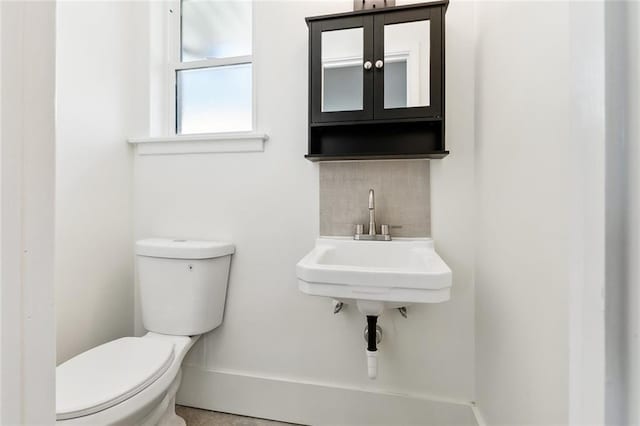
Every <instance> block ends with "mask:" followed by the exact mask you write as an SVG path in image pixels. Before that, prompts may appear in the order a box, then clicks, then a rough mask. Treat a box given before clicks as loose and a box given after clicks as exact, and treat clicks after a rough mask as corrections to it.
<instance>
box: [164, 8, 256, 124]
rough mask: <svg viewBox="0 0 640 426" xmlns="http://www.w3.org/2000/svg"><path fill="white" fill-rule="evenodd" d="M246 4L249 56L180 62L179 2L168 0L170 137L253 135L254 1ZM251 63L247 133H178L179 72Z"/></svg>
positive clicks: (167, 122)
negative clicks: (249, 122) (248, 14)
mask: <svg viewBox="0 0 640 426" xmlns="http://www.w3.org/2000/svg"><path fill="white" fill-rule="evenodd" d="M237 1H246V2H248V3H250V4H251V54H250V55H244V56H233V57H228V58H212V59H203V60H199V61H190V62H182V58H181V56H182V55H181V52H182V40H181V39H182V1H181V0H171V1H170V2H169V5H168V7H167V13H166V16H167V17H168V22H167V24H168V25H167V53H166V56H167V62H168V65H167V78H166V81H167V97H166V99H167V106H168V108H167V119H166V124H167V128H166V132H167V134H168V135H171V136H185V137H188V136H194V135H225V134H250V133H254V132H255V129H256V124H257V117H256V66H255V62H254V60H253V49H254V46H255V41H256V36H255V1H253V0H237ZM246 64H251V128H250V129H249V130H232V131H228V132H207V133H197V134H196V133H187V134H185V133H178V115H177V114H178V85H177V83H178V82H177V75H178V72H179V71H183V70H193V69H203V68H214V67H221V66H226V65H246Z"/></svg>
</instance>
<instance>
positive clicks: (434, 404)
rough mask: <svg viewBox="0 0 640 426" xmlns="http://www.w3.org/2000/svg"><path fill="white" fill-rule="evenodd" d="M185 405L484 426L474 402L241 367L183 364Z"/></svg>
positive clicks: (282, 416)
mask: <svg viewBox="0 0 640 426" xmlns="http://www.w3.org/2000/svg"><path fill="white" fill-rule="evenodd" d="M177 401H178V403H179V404H182V405H187V406H190V407H197V408H204V409H208V410H214V411H222V412H226V413H233V414H240V415H245V416H252V417H259V418H264V419H272V420H279V421H284V422H291V423H300V424H313V425H328V424H331V425H337V424H340V425H363V424H367V425H371V424H378V425H398V424H403V425H410V424H411V425H455V426H467V425H469V426H472V425H473V426H478V423H477V422H476V418H475V415H474V412H473V408H474V407H473V406H472V404H471V403H467V402H464V401H455V400H452V399H447V398H437V397H433V396H429V395H418V394H400V393H394V392H387V391H377V390H376V391H372V390H368V389H359V388H356V387H353V388H351V387H348V386H341V385H333V384H327V383H318V382H309V381H293V380H290V379H283V378H277V377H264V376H257V375H252V374H247V373H244V372H236V371H207V370H203V369H201V368H198V367H194V366H184V367H183V382H182V386H181V387H180V391H179V392H178V398H177Z"/></svg>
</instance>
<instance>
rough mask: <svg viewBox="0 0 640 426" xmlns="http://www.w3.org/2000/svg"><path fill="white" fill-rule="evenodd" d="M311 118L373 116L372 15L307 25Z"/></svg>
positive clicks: (342, 118)
mask: <svg viewBox="0 0 640 426" xmlns="http://www.w3.org/2000/svg"><path fill="white" fill-rule="evenodd" d="M310 54H311V57H310V61H311V63H310V66H311V84H310V89H311V90H310V91H311V93H310V96H311V111H310V112H311V121H312V122H315V123H322V122H333V121H354V120H370V119H372V118H373V63H372V58H373V18H372V17H371V16H363V17H349V18H340V19H330V20H327V21H318V22H314V23H312V25H311V53H310Z"/></svg>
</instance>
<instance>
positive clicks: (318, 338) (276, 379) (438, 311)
mask: <svg viewBox="0 0 640 426" xmlns="http://www.w3.org/2000/svg"><path fill="white" fill-rule="evenodd" d="M351 8H352V3H351V2H349V1H346V0H345V1H343V2H340V3H331V2H256V4H255V10H254V16H255V44H254V64H255V65H254V66H255V72H256V87H257V122H258V126H257V130H258V131H264V132H267V133H268V134H269V136H270V140H269V141H268V142H267V143H266V148H265V152H264V153H245V154H208V155H170V156H136V157H135V194H134V199H135V236H136V238H144V237H149V236H169V237H172V236H173V237H182V238H204V239H222V240H230V241H233V242H234V243H235V244H236V246H237V252H236V254H235V255H234V257H233V260H232V267H231V277H230V283H229V293H228V299H227V306H226V312H225V319H224V323H223V325H222V326H221V327H219V328H218V329H216V330H214V331H213V332H212V333H210V334H208V335H207V336H206V337H205V338H204V339H203V340H202V341H201V342H200V343H199V344H198V345H197V347H196V348H194V351H193V353H192V355H191V356H190V357H189V360H188V361H187V363H188V364H189V365H190V366H191V367H189V368H188V369H187V374H186V378H185V382H184V384H183V386H182V391H181V399H182V402H185V403H188V404H194V405H201V406H205V407H208V408H216V409H220V410H223V411H224V410H227V411H233V410H234V409H235V408H234V407H231V406H229V405H227V406H225V405H222V406H220V405H216V404H219V403H220V399H216V395H217V394H216V392H218V393H219V394H227V395H228V394H229V392H236V393H238V394H239V395H241V396H242V395H245V394H246V395H248V394H249V393H250V390H251V389H255V388H252V386H254V385H255V386H257V384H256V383H257V382H258V381H260V380H267V383H271V384H273V386H276V385H277V384H280V385H282V383H285V384H288V385H289V384H290V385H291V386H293V388H294V389H297V390H298V394H299V395H302V394H303V393H304V392H307V390H308V389H309V387H314V386H315V387H314V389H316V388H317V386H320V387H322V388H323V389H324V388H326V387H328V388H329V389H334V390H335V389H336V388H340V389H350V390H353V391H354V392H359V395H361V396H362V395H364V397H363V399H362V400H360V401H362V402H361V403H362V404H364V403H365V402H366V401H371V400H370V399H367V398H369V396H368V395H371V398H373V397H374V396H375V395H383V392H396V393H402V394H405V395H406V396H407V398H413V399H412V400H413V401H414V402H415V401H418V402H419V403H414V404H413V405H412V407H413V408H412V409H411V410H409V409H405V410H404V412H403V411H402V409H398V406H394V407H395V408H394V409H393V410H392V411H393V413H395V414H397V415H398V416H399V417H396V419H397V420H398V421H400V422H402V421H403V419H404V420H407V419H410V418H411V417H410V416H412V415H413V416H415V415H416V413H421V412H420V410H419V409H417V410H418V411H416V408H415V407H420V406H422V407H425V409H424V416H423V417H422V419H424V421H425V422H429V421H432V420H434V421H436V423H438V421H437V420H442V419H447V416H448V415H449V413H451V415H450V416H449V417H448V421H450V422H452V421H453V422H456V421H457V422H461V421H462V420H460V418H464V422H465V423H468V422H470V421H471V420H470V410H469V404H470V402H471V401H472V400H473V399H474V374H473V363H474V361H473V360H474V342H473V284H472V276H473V273H472V265H473V257H472V256H473V251H472V247H471V244H470V242H469V238H470V232H471V230H472V224H473V214H472V211H471V209H470V206H471V204H472V202H473V198H472V190H473V164H472V161H473V133H472V132H473V124H472V123H473V102H472V101H470V100H472V99H473V90H472V87H473V76H472V73H469V69H470V68H469V67H472V66H473V55H472V41H471V39H472V32H471V28H472V24H473V13H472V4H471V3H467V2H453V4H451V5H450V7H449V11H448V12H447V27H448V30H447V31H448V33H447V42H448V45H447V49H448V52H447V54H448V63H447V70H448V74H447V84H448V90H450V92H449V95H448V104H447V120H449V121H448V126H450V129H451V130H450V132H448V134H447V143H448V144H449V147H450V149H451V150H452V154H451V155H450V156H449V157H448V158H447V159H445V160H443V161H442V162H441V163H442V164H441V165H440V164H439V162H438V161H434V162H432V166H433V167H434V171H433V179H434V183H433V186H432V190H433V199H432V206H434V207H433V209H434V210H433V218H434V226H433V235H434V236H435V240H436V245H437V249H438V250H439V252H440V253H441V255H442V256H443V258H444V259H445V260H446V261H447V262H448V263H449V265H451V267H452V269H453V271H454V286H453V294H452V299H451V301H449V302H447V303H444V304H441V305H435V306H412V307H410V308H409V318H408V319H406V320H405V319H403V318H402V317H401V316H400V315H399V313H397V312H388V313H385V315H383V317H382V318H381V325H382V327H383V328H384V330H385V337H384V341H383V343H382V345H381V352H380V359H379V363H380V374H379V378H378V380H377V381H369V380H368V379H367V376H366V365H365V358H364V341H363V338H362V331H363V328H364V325H365V320H364V318H363V317H362V316H361V315H360V314H359V313H358V312H357V310H356V309H355V308H354V307H349V308H347V309H346V310H345V311H344V312H342V313H340V314H339V315H333V313H332V308H331V303H330V301H329V300H325V299H321V298H313V297H309V296H305V295H303V294H302V293H300V292H299V291H298V289H297V283H296V278H295V268H294V266H295V264H296V262H297V261H298V260H299V259H300V258H301V257H302V256H303V255H304V254H305V253H306V252H308V250H310V249H311V248H312V246H313V244H314V239H315V238H316V237H317V236H318V215H319V213H318V171H317V170H318V168H317V165H315V164H313V163H310V162H308V161H306V160H305V159H304V158H303V155H304V154H305V152H306V148H307V93H308V91H307V84H308V80H307V78H308V77H307V48H308V35H307V28H306V25H305V22H304V17H305V16H312V15H317V14H322V13H333V12H340V11H348V10H351ZM135 136H138V135H135ZM137 331H138V332H141V331H142V330H141V328H140V326H139V324H138V329H137ZM223 379H224V380H223ZM221 386H226V388H224V389H223V388H222V387H221ZM203 389H205V391H203ZM274 389H276V388H274ZM274 392H276V391H274ZM309 392H312V391H309ZM336 392H337V391H336ZM337 394H338V393H335V394H334V395H337ZM305 395H306V394H305ZM279 396H280V394H278V393H277V392H276V393H275V395H264V396H263V397H262V400H264V399H265V398H269V397H271V398H278V397H279ZM303 400H304V398H300V401H299V403H301V404H302V403H305V402H304V401H303ZM243 401H244V403H243V405H242V407H240V408H239V409H238V410H241V412H242V413H244V414H253V415H261V414H262V415H265V412H266V411H261V410H269V409H270V407H265V405H268V404H261V403H260V401H259V400H256V399H253V398H246V399H243ZM429 401H431V402H429ZM433 401H437V402H438V403H439V404H444V406H443V407H442V408H441V409H440V410H438V409H434V408H433V404H434V403H433ZM444 401H447V402H446V403H445V402H444ZM306 403H308V404H313V401H309V400H308V399H307V402H306ZM338 403H341V404H343V405H345V404H346V403H347V401H345V400H342V401H338ZM430 404H431V405H430ZM277 405H279V410H278V407H276V408H275V411H276V412H275V413H273V412H269V414H270V415H271V416H275V417H276V418H281V419H285V420H296V421H307V422H312V421H313V420H317V419H318V418H317V417H313V415H314V414H313V413H312V412H311V411H312V410H310V411H309V412H307V413H304V412H303V413H300V414H299V415H300V416H302V417H295V415H297V414H294V410H293V409H291V408H289V409H288V407H287V405H286V404H284V403H283V402H282V400H281V401H280V403H279V404H277ZM352 405H353V407H352V409H351V411H348V410H347V411H344V412H343V411H341V410H340V409H339V408H338V407H334V408H335V409H336V410H337V411H336V412H335V413H333V415H339V416H342V417H340V418H334V421H343V422H349V421H350V420H351V421H352V422H354V421H356V420H357V419H362V418H361V417H360V418H358V417H356V416H357V415H359V414H358V413H354V411H358V412H360V414H364V413H366V411H367V410H366V409H364V405H358V404H352ZM436 405H437V404H436ZM428 407H431V408H428ZM458 407H461V408H458ZM271 409H274V408H273V407H271ZM447 410H450V411H447ZM297 411H304V410H297ZM297 411H296V412H297ZM322 411H324V412H325V413H326V415H329V416H330V415H332V412H331V410H322ZM314 412H315V411H314ZM454 412H455V414H454ZM438 413H439V414H438ZM443 413H445V414H443ZM304 416H307V417H304ZM433 416H435V417H433ZM438 416H441V417H438ZM442 416H444V417H442ZM451 416H454V417H451ZM460 416H461V417H460ZM454 418H455V420H452V419H454ZM324 419H326V417H325V418H324Z"/></svg>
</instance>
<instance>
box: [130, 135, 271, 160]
mask: <svg viewBox="0 0 640 426" xmlns="http://www.w3.org/2000/svg"><path fill="white" fill-rule="evenodd" d="M267 140H269V136H268V135H266V134H264V133H255V132H238V133H217V134H215V133H212V134H206V135H176V136H162V137H149V138H130V139H129V140H128V141H127V142H129V143H130V144H132V145H135V146H136V147H137V152H138V155H172V154H209V153H216V152H217V153H233V152H263V151H264V143H265V142H266V141H267Z"/></svg>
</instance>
